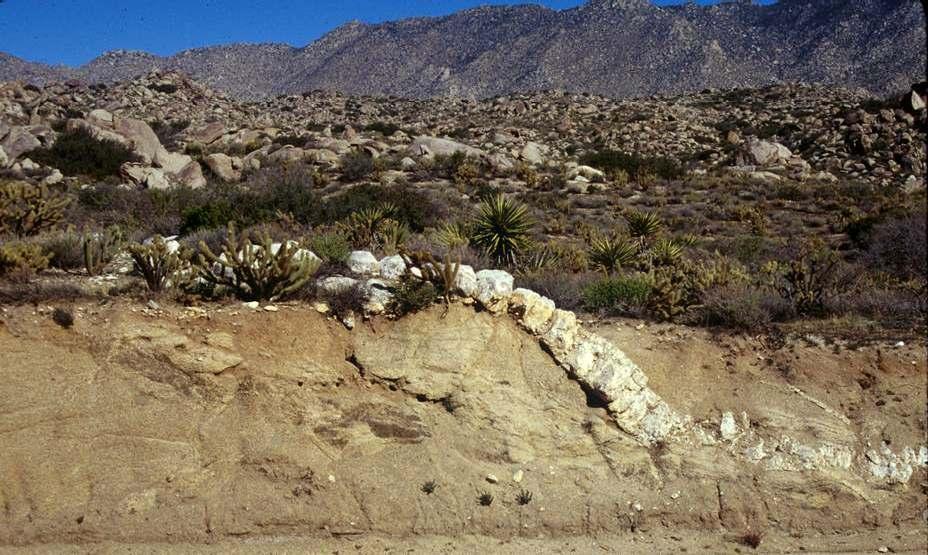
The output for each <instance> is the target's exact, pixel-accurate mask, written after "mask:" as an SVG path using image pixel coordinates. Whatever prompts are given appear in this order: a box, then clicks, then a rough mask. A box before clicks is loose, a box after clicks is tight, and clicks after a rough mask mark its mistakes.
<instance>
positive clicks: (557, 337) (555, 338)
mask: <svg viewBox="0 0 928 555" xmlns="http://www.w3.org/2000/svg"><path fill="white" fill-rule="evenodd" d="M579 331H580V326H579V324H577V316H576V314H574V313H573V312H569V311H567V310H560V309H557V310H555V311H554V317H553V318H552V319H551V327H550V328H548V331H547V332H545V334H544V335H543V336H542V338H541V341H542V343H544V345H545V347H547V348H548V350H549V351H551V353H552V354H554V356H555V358H557V360H558V361H559V362H561V363H564V362H565V359H566V358H567V354H568V353H569V352H570V351H571V350H572V349H573V348H574V344H575V343H576V340H577V333H578V332H579Z"/></svg>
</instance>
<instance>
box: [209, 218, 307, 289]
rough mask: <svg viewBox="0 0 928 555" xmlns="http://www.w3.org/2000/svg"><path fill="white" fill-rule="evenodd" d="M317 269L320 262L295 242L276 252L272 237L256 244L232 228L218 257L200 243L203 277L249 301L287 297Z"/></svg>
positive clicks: (304, 283)
mask: <svg viewBox="0 0 928 555" xmlns="http://www.w3.org/2000/svg"><path fill="white" fill-rule="evenodd" d="M318 269H319V262H318V261H314V260H311V259H309V258H307V257H305V256H302V254H301V253H300V251H299V250H298V246H297V245H296V244H295V243H292V242H289V241H288V242H284V243H283V244H281V245H280V246H279V248H277V249H276V251H275V249H274V248H273V245H272V241H271V237H270V236H269V235H267V234H265V235H264V237H261V238H259V239H258V242H257V243H255V242H252V241H251V239H250V238H249V236H248V233H243V234H242V235H241V237H240V238H239V237H238V235H237V234H236V232H235V228H234V226H232V225H230V226H229V231H228V237H227V238H226V242H225V245H224V248H223V249H222V252H221V253H220V254H219V255H216V254H215V253H213V251H212V250H211V249H210V248H209V247H208V246H207V245H206V244H205V243H201V244H200V254H199V258H198V271H199V275H200V277H202V278H203V279H204V280H206V281H208V282H210V283H213V284H215V285H217V286H224V287H228V288H229V289H231V290H232V291H233V292H234V293H235V294H236V295H237V296H239V297H240V298H243V299H246V300H276V299H279V298H281V297H284V296H286V295H288V294H290V293H293V292H295V291H297V290H298V289H300V288H301V287H303V286H304V285H306V283H307V282H308V281H309V280H310V279H311V278H312V276H313V275H314V274H315V273H316V270H318Z"/></svg>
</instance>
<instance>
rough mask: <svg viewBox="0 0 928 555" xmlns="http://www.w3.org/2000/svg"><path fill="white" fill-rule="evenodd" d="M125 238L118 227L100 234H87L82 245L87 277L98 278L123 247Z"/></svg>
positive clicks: (110, 228) (107, 229)
mask: <svg viewBox="0 0 928 555" xmlns="http://www.w3.org/2000/svg"><path fill="white" fill-rule="evenodd" d="M124 240H125V236H124V234H123V232H122V230H121V229H120V228H119V227H118V226H112V227H108V228H106V229H105V230H103V231H100V232H86V233H84V239H83V241H82V243H81V249H82V250H83V254H84V269H85V270H87V275H90V276H98V275H100V273H101V272H102V271H103V268H104V267H105V266H106V265H107V264H109V263H110V261H111V260H112V259H113V257H114V256H116V253H118V252H119V249H120V248H121V247H122V245H123V242H124Z"/></svg>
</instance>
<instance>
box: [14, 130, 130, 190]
mask: <svg viewBox="0 0 928 555" xmlns="http://www.w3.org/2000/svg"><path fill="white" fill-rule="evenodd" d="M29 157H30V158H32V159H33V160H35V161H36V162H38V163H40V164H43V165H46V166H51V167H53V168H58V169H59V170H61V172H62V173H63V174H65V175H83V176H88V177H94V178H97V179H103V178H105V177H109V176H115V175H119V168H120V166H122V165H123V164H124V163H126V162H135V161H138V158H137V157H136V156H135V154H133V153H132V151H131V150H130V149H129V148H128V147H126V146H124V145H122V144H120V143H118V142H116V141H111V140H107V139H97V138H94V136H93V135H91V134H90V132H89V131H87V130H86V129H83V128H76V129H74V130H70V131H65V132H64V133H62V134H61V135H59V136H58V140H57V141H55V144H54V145H52V147H51V148H40V149H37V150H34V151H32V152H31V153H30V154H29Z"/></svg>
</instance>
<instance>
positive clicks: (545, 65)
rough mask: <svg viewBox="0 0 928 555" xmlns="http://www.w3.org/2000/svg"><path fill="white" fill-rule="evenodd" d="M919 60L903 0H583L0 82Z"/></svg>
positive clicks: (404, 89) (393, 76)
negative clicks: (761, 0)
mask: <svg viewBox="0 0 928 555" xmlns="http://www.w3.org/2000/svg"><path fill="white" fill-rule="evenodd" d="M925 57H926V52H925V21H924V16H923V11H922V8H921V6H920V5H919V3H918V2H915V1H914V0H780V2H778V3H776V4H773V5H769V6H759V5H752V4H751V2H750V1H749V0H745V1H739V2H728V3H723V4H718V5H713V6H697V5H695V4H690V5H685V6H665V7H657V6H653V5H651V3H650V2H649V1H648V0H590V1H589V2H587V3H586V4H584V5H583V6H581V7H579V8H575V9H570V10H564V11H555V10H551V9H548V8H544V7H540V6H534V5H521V6H508V7H482V8H475V9H471V10H465V11H461V12H458V13H455V14H452V15H450V16H446V17H438V18H414V19H406V20H401V21H396V22H389V23H383V24H378V25H366V24H361V23H351V24H347V25H344V26H342V27H339V28H338V29H335V30H334V31H332V32H330V33H329V34H327V35H326V36H324V37H322V38H321V39H319V40H318V41H316V42H314V43H312V44H310V45H308V46H306V47H305V48H293V47H290V46H287V45H278V44H259V45H252V44H231V45H225V46H216V47H209V48H200V49H195V50H189V51H185V52H181V53H179V54H176V55H174V56H170V57H159V56H154V55H151V54H147V53H141V52H127V51H116V52H110V53H107V54H104V55H103V56H101V57H99V58H97V59H95V60H93V61H92V62H90V63H89V64H87V65H85V66H83V67H80V68H77V69H68V68H62V67H49V66H44V65H42V64H33V63H29V62H26V61H24V60H20V59H18V58H14V57H11V56H6V55H0V79H5V80H9V79H23V80H26V81H31V82H36V83H41V82H46V81H49V80H62V79H79V80H82V81H89V82H109V81H115V80H123V79H126V78H129V77H132V76H135V75H138V74H140V73H145V72H147V71H149V70H152V69H162V70H175V69H176V70H181V71H184V72H187V73H189V74H190V75H192V76H194V77H195V78H197V79H199V80H201V81H203V82H205V83H208V84H209V85H211V86H213V87H215V88H218V89H221V90H224V91H227V92H229V93H231V94H233V95H235V96H238V97H240V98H261V97H266V96H268V95H277V94H284V93H298V92H302V91H305V90H311V89H332V90H338V91H341V92H344V93H349V94H378V95H384V94H393V95H398V96H405V97H430V96H442V95H456V96H473V97H487V96H493V95H498V94H505V93H509V92H514V91H531V90H542V89H563V90H568V91H575V92H591V93H598V94H605V95H609V96H615V97H623V96H641V95H650V94H666V93H675V92H683V91H692V90H699V89H703V88H710V87H737V86H761V85H765V84H770V83H777V82H782V81H804V82H811V83H827V84H837V85H843V86H850V87H864V88H867V89H869V90H871V91H873V92H875V93H888V92H894V91H897V90H901V89H906V88H908V86H909V85H910V84H911V83H912V82H914V81H919V80H922V79H923V78H924V71H925Z"/></svg>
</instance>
